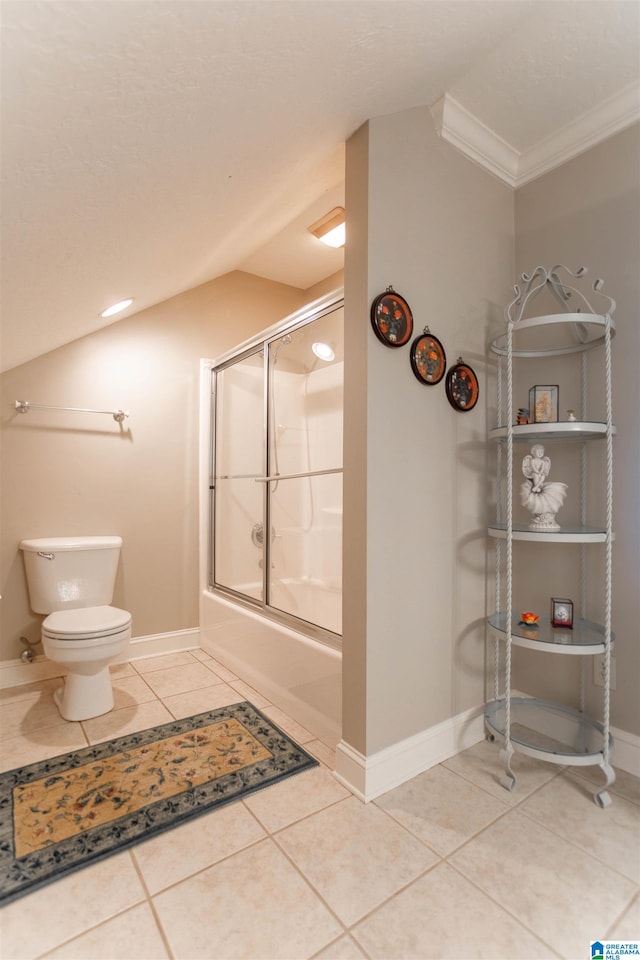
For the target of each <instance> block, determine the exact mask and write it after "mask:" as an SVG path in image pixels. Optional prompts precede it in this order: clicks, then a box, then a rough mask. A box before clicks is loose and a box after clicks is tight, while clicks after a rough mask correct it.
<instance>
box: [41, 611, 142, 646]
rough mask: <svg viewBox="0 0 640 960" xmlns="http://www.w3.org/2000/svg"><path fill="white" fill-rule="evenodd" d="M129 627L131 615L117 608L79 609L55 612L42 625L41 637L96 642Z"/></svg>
mask: <svg viewBox="0 0 640 960" xmlns="http://www.w3.org/2000/svg"><path fill="white" fill-rule="evenodd" d="M130 626H131V614H130V613H129V612H128V611H127V610H119V609H118V607H110V606H101V607H79V608H77V609H75V610H56V611H55V613H51V614H49V616H48V617H47V618H46V620H45V621H44V622H43V624H42V634H43V636H46V637H49V638H51V639H52V640H68V641H69V642H73V641H77V640H98V639H100V638H101V637H105V638H106V637H111V636H113V635H114V634H117V633H121V632H122V631H124V630H126V629H128V628H129V627H130Z"/></svg>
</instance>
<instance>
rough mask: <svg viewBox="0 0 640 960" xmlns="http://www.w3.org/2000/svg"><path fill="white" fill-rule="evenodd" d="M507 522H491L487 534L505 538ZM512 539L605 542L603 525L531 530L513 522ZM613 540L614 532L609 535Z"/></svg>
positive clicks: (605, 534) (541, 541)
mask: <svg viewBox="0 0 640 960" xmlns="http://www.w3.org/2000/svg"><path fill="white" fill-rule="evenodd" d="M507 532H508V531H507V524H506V523H492V524H491V525H490V526H489V536H490V537H493V538H494V539H496V540H506V539H507ZM511 535H512V539H513V540H535V541H537V542H538V543H606V542H607V531H606V528H605V527H582V526H576V527H560V529H559V530H545V531H543V530H531V529H530V528H529V526H528V525H527V524H514V525H513V528H512V531H511ZM611 539H612V540H614V539H615V536H614V534H612V535H611Z"/></svg>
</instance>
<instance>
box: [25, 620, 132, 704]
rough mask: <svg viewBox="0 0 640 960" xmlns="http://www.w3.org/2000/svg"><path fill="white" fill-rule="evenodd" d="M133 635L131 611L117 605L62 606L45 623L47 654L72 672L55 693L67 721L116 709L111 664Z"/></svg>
mask: <svg viewBox="0 0 640 960" xmlns="http://www.w3.org/2000/svg"><path fill="white" fill-rule="evenodd" d="M130 638H131V614H130V613H128V612H127V611H126V610H119V609H118V608H117V607H110V606H100V607H82V608H80V609H76V610H58V611H56V612H55V613H52V614H50V615H49V616H48V617H47V618H46V620H45V621H44V622H43V624H42V646H43V649H44V652H45V655H46V656H47V657H48V658H49V659H50V660H53V662H54V663H58V664H60V666H61V667H64V668H65V669H66V670H67V671H68V673H67V677H66V680H65V683H64V686H62V687H60V688H59V689H58V690H56V691H55V693H54V695H53V697H54V700H55V702H56V705H57V707H58V710H59V711H60V714H61V716H62V717H63V718H64V719H65V720H90V719H91V718H92V717H99V716H100V715H101V714H103V713H108V712H109V710H111V709H112V708H113V690H112V687H111V676H110V673H109V664H110V663H112V662H113V661H114V660H116V659H117V658H118V657H119V656H121V655H122V654H123V653H124V650H125V649H126V646H127V644H128V643H129V640H130Z"/></svg>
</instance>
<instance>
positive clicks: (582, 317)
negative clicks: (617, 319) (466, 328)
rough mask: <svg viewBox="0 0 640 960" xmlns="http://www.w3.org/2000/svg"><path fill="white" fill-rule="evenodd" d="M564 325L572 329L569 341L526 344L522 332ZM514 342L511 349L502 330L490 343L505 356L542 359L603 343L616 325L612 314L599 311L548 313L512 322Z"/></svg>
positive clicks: (589, 348) (491, 346) (495, 351)
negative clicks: (542, 344)
mask: <svg viewBox="0 0 640 960" xmlns="http://www.w3.org/2000/svg"><path fill="white" fill-rule="evenodd" d="M551 326H555V327H561V328H562V327H565V328H566V329H567V331H568V332H569V337H570V342H563V343H558V344H554V345H553V346H546V347H544V346H540V344H537V343H531V344H525V343H523V342H522V341H523V340H524V339H526V337H523V334H527V333H529V334H530V333H531V331H534V330H535V329H536V328H539V327H551ZM512 329H513V343H512V346H511V349H509V344H508V337H507V335H506V334H505V333H501V334H500V335H499V336H497V337H496V338H495V339H494V340H492V341H491V343H490V344H489V349H490V350H491V351H492V353H496V354H497V355H498V356H501V357H506V356H508V355H509V353H510V354H511V356H512V357H520V358H540V357H562V356H567V355H570V354H575V353H583V352H584V351H585V350H591V349H593V347H597V346H598V345H599V344H601V343H602V342H603V341H604V339H605V337H606V336H607V329H608V330H609V332H610V334H611V336H614V335H615V324H614V322H613V320H612V319H611V316H610V315H607V314H597V313H553V314H547V315H545V316H537V317H527V318H523V319H520V320H517V321H515V322H514V323H513V325H512Z"/></svg>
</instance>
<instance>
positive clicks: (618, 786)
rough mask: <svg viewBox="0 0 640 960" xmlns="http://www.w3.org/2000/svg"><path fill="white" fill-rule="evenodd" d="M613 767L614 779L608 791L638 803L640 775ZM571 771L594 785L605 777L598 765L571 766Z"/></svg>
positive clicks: (598, 784) (598, 783) (602, 781)
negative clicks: (635, 775) (636, 775)
mask: <svg viewBox="0 0 640 960" xmlns="http://www.w3.org/2000/svg"><path fill="white" fill-rule="evenodd" d="M614 769H615V772H616V779H615V783H614V784H613V786H611V787H609V788H608V789H609V793H610V794H611V795H612V796H613V795H614V794H615V795H616V796H619V797H624V798H625V800H631V802H632V803H637V804H639V805H640V777H634V775H633V774H632V773H627V771H626V770H618V769H616V768H615V767H614ZM571 772H572V773H574V774H575V775H576V776H577V777H584V779H585V780H588V781H589V783H593V784H595V785H596V786H602V784H603V783H604V779H605V777H604V774H603V772H602V770H601V769H600V767H596V766H593V767H572V768H571Z"/></svg>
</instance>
